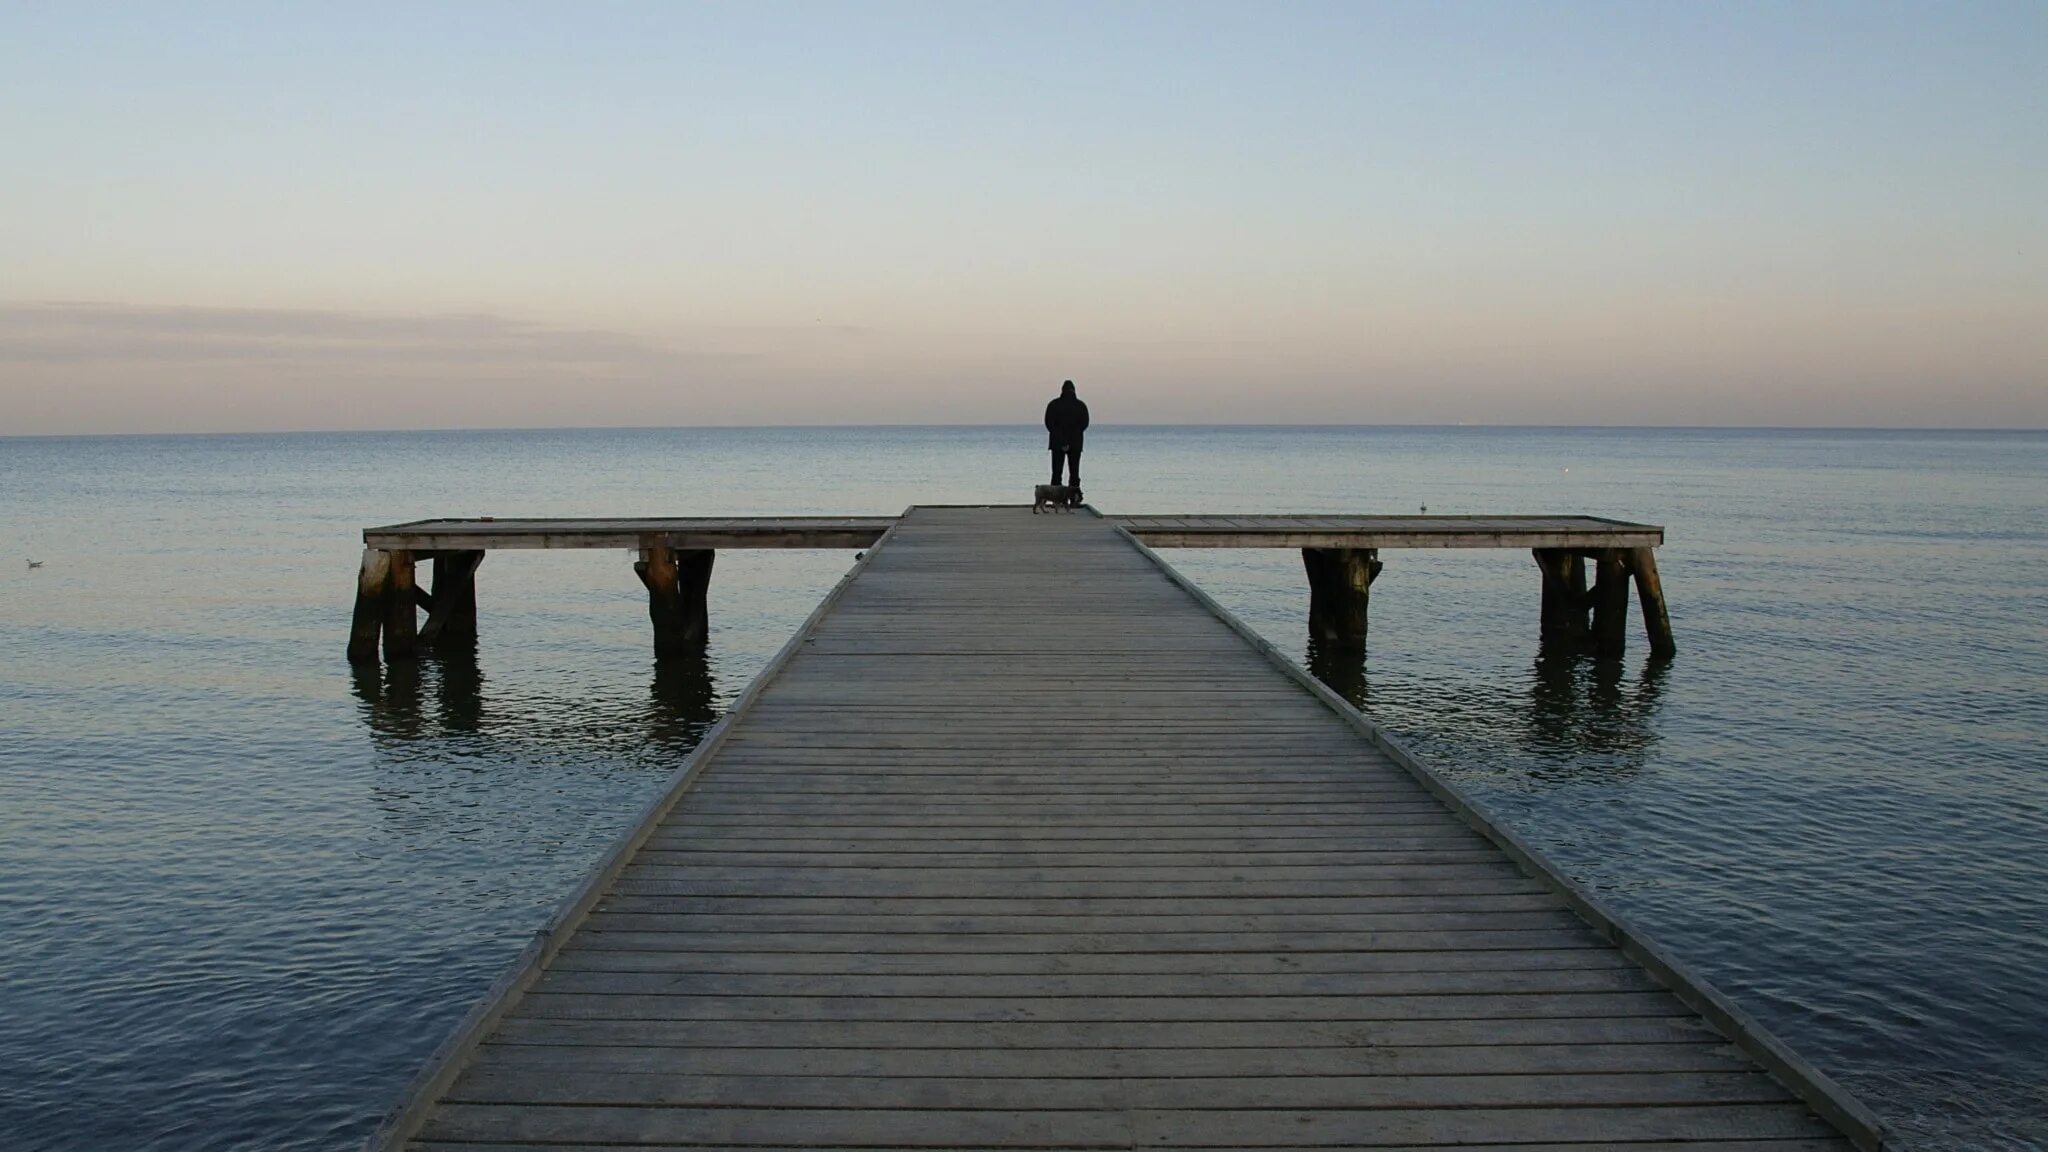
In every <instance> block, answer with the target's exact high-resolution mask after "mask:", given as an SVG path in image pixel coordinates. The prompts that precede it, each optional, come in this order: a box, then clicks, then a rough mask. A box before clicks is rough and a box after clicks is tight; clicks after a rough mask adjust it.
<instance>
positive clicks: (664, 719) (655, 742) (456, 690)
mask: <svg viewBox="0 0 2048 1152" xmlns="http://www.w3.org/2000/svg"><path fill="white" fill-rule="evenodd" d="M349 675H350V677H351V685H350V687H351V689H352V690H353V692H354V694H355V698H356V701H357V704H358V706H359V707H358V711H359V712H360V714H361V716H362V718H363V721H364V723H365V724H366V725H368V727H369V729H370V732H371V734H372V735H373V736H375V737H376V738H377V739H378V741H379V743H380V745H389V744H405V743H408V742H412V741H419V740H423V739H436V740H438V739H441V738H444V737H449V736H458V737H461V736H467V737H483V736H489V737H492V738H494V739H497V740H507V739H514V740H516V739H517V737H518V734H519V729H520V728H521V727H522V726H523V725H524V722H523V721H508V722H507V723H506V724H504V725H495V724H493V723H492V721H491V716H492V712H491V710H490V709H488V708H487V707H486V681H485V677H484V674H483V669H482V667H481V666H480V665H479V664H478V663H477V654H476V649H475V648H474V647H461V648H453V649H449V650H446V651H441V652H436V653H434V654H433V655H430V656H427V657H424V658H422V659H420V660H417V661H393V662H391V663H389V664H386V665H383V666H381V667H379V666H377V665H352V666H351V667H350V669H349ZM590 703H591V704H592V706H591V707H589V708H587V709H586V710H584V711H582V712H581V713H580V718H579V721H578V723H580V725H581V726H582V727H583V728H584V735H586V736H587V737H588V738H589V739H590V741H591V742H592V743H593V744H597V743H609V742H612V741H614V740H616V739H618V738H619V736H620V728H621V721H622V720H628V719H630V720H634V721H637V723H636V724H634V725H633V726H634V727H635V728H637V729H639V731H640V733H641V734H644V736H645V738H646V740H647V742H648V745H647V749H646V750H647V752H648V757H647V758H649V759H652V760H656V761H660V760H677V759H680V758H681V757H683V756H686V755H688V754H689V753H690V752H691V751H692V750H693V749H695V748H696V747H697V743H698V741H700V740H702V739H703V738H704V733H705V732H707V731H709V730H710V728H711V725H712V724H714V723H716V722H717V720H718V716H719V709H718V681H717V678H716V677H714V676H713V675H712V672H711V665H710V662H709V661H708V660H707V659H705V657H704V656H703V655H702V654H698V655H696V656H691V657H683V658H676V659H669V660H663V661H660V662H658V663H656V664H655V665H654V666H653V674H652V679H651V681H650V683H649V685H648V690H647V696H646V698H645V704H644V708H643V709H640V710H639V711H640V715H638V716H633V717H627V716H622V715H621V712H622V711H623V709H621V708H618V707H606V706H605V703H606V702H604V701H599V700H592V701H591V702H590ZM508 711H516V710H508ZM547 735H548V736H549V737H550V738H551V739H558V738H560V737H561V736H562V735H563V732H562V730H561V726H560V725H559V724H557V725H554V726H552V727H551V728H550V730H549V731H548V733H547ZM386 750H387V751H391V750H393V749H389V748H387V749H386ZM437 751H439V752H446V751H447V749H446V748H440V749H437Z"/></svg>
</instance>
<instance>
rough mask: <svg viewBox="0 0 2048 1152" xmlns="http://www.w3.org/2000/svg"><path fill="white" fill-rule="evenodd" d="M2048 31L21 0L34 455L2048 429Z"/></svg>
mask: <svg viewBox="0 0 2048 1152" xmlns="http://www.w3.org/2000/svg"><path fill="white" fill-rule="evenodd" d="M2044 60H2048V4H2042V3H2038V2H2027V3H2015V4H1949V5H1935V4H1912V5H1892V4H1879V3H1855V4H1820V3H1799V4H1792V3H1783V4H1684V5H1663V4H1650V3H1617V4H1543V5H1538V4H1527V5H1508V4H1476V3H1462V4H1430V5H1392V4H1387V5H1370V4H1293V5H1266V4H1259V5H1250V4H1246V5H1209V4H1202V5H1197V4H1185V3H1177V4H1158V5H1138V4H1116V5H1095V4H1091V5H1049V4H1033V5H1016V6H996V5H992V4H965V3H949V4H864V5H853V4H846V5H823V4H816V5H811V4H803V5H797V4H760V3H750V4H736V5H715V6H709V5H707V6H697V5H683V4H651V5H626V4H616V5H594V4H591V5H585V4H578V5H559V6H540V5H508V4H475V5H469V4H438V5H392V6H376V5H366V4H359V3H350V4H332V5H325V6H314V5H275V4H272V5H247V6H230V5H197V4H195V5H185V6H170V5H149V6H143V5H116V6H104V7H102V6H94V5H86V4H65V5H34V6H30V5H14V6H7V7H0V147H4V153H0V155H4V157H5V171H6V177H5V179H4V180H0V434H5V433H11V432H64V431H153V430H203V429H241V428H329V427H415V426H514V425H553V424H676V423H778V422H840V421H859V422H897V421H920V420H937V421H1007V420H1018V419H1021V420H1026V421H1028V420H1030V419H1031V418H1032V412H1033V410H1034V405H1036V404H1037V403H1039V402H1040V401H1042V399H1043V397H1042V396H1041V395H1040V394H1041V393H1044V394H1050V390H1051V389H1052V388H1053V387H1055V386H1056V385H1057V383H1058V381H1059V380H1060V379H1062V378H1066V377H1072V378H1074V379H1076V380H1078V381H1080V382H1081V384H1082V388H1083V394H1084V395H1087V396H1088V397H1089V398H1090V400H1091V403H1093V404H1094V405H1095V407H1096V409H1097V410H1098V412H1100V413H1102V414H1103V415H1104V416H1106V417H1111V418H1114V419H1117V420H1120V421H1131V422H1143V421H1194V422H1231V421H1246V420H1255V421H1281V422H1296V421H1301V422H1314V421H1334V422H1365V423H1370V422H1453V421H1461V420H1462V421H1471V422H1505V423H1679V424H1699V423H1706V424H1940V425H1958V424H1963V425H2026V426H2043V425H2048V368H2044V365H2048V78H2044V77H2048V66H2044V64H2043V61H2044Z"/></svg>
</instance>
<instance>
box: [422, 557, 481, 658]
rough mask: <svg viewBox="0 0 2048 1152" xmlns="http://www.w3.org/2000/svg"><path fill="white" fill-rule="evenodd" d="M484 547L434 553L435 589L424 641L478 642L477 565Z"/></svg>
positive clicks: (448, 645) (436, 645) (442, 645)
mask: <svg viewBox="0 0 2048 1152" xmlns="http://www.w3.org/2000/svg"><path fill="white" fill-rule="evenodd" d="M483 562H484V554H483V553H482V552H481V551H462V552H436V553H434V592H433V595H432V596H430V597H428V598H427V606H426V607H427V622H426V623H425V624H423V625H421V626H420V644H421V645H423V646H426V647H433V648H458V647H468V646H472V645H474V644H475V643H476V569H477V565H479V564H482V563H483Z"/></svg>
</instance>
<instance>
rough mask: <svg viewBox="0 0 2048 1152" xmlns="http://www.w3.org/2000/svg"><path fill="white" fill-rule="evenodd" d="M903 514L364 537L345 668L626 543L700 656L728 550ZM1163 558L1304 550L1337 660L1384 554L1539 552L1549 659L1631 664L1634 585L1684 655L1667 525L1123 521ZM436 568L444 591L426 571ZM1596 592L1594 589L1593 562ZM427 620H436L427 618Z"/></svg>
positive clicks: (871, 530) (420, 527) (1583, 520)
mask: <svg viewBox="0 0 2048 1152" xmlns="http://www.w3.org/2000/svg"><path fill="white" fill-rule="evenodd" d="M896 519H897V518H896V517H893V516H841V517H828V516H774V517H725V518H713V517H684V518H635V519H569V518H558V517H551V518H506V519H499V518H479V519H467V520H417V521H412V522H410V523H405V524H392V525H387V526H385V527H381V528H370V529H366V530H365V531H364V532H363V544H364V548H363V559H362V566H361V568H360V570H359V571H358V573H357V577H356V596H355V612H354V617H353V620H352V622H351V625H350V629H349V641H348V659H349V661H350V663H354V664H374V663H376V662H377V660H378V657H379V650H380V647H381V654H382V657H383V659H385V660H412V659H416V658H417V657H418V655H419V653H420V651H421V650H422V649H428V650H431V649H436V648H452V647H458V646H461V647H466V646H469V645H473V644H474V643H475V642H476V634H477V633H476V627H477V625H476V620H477V599H476V573H477V568H478V566H479V565H480V564H482V563H483V559H484V553H485V552H486V551H488V550H491V549H534V548H547V549H558V548H585V549H589V548H623V549H630V550H632V551H634V552H635V554H636V555H637V557H638V559H637V560H636V561H635V562H634V565H633V570H634V572H635V573H636V574H637V575H638V577H639V579H640V582H641V584H642V585H643V586H645V588H646V590H647V615H648V620H649V622H650V624H651V625H652V626H653V636H654V652H655V656H656V658H658V659H670V658H675V657H681V656H685V655H688V654H690V653H693V652H697V651H701V650H702V649H703V647H704V644H705V641H706V638H707V636H708V634H709V630H710V608H709V589H710V585H711V571H712V566H713V562H714V561H715V559H716V558H717V550H718V549H720V548H813V549H819V548H826V549H829V548H839V549H856V548H869V547H872V546H873V545H874V544H875V542H876V541H878V540H880V539H881V537H882V535H883V533H884V532H886V531H887V530H888V529H889V527H890V526H891V525H893V524H894V523H896ZM1107 519H1109V520H1110V521H1111V522H1112V523H1114V524H1116V525H1117V526H1118V527H1120V528H1122V529H1123V530H1124V531H1126V532H1128V533H1129V534H1130V535H1131V538H1132V539H1133V540H1136V541H1138V542H1140V543H1142V544H1145V545H1148V546H1150V547H1154V548H1298V549H1300V551H1301V558H1302V566H1303V569H1304V570H1305V572H1306V575H1307V578H1308V585H1309V613H1308V627H1309V632H1310V634H1311V636H1313V637H1314V638H1315V640H1316V641H1317V643H1318V644H1319V645H1321V646H1324V647H1326V648H1334V649H1338V650H1346V649H1348V650H1354V651H1355V650H1360V649H1363V648H1364V646H1365V638H1366V631H1367V624H1368V616H1369V608H1370V606H1371V599H1372V585H1373V582H1374V581H1375V580H1376V579H1378V577H1379V575H1380V573H1381V571H1382V570H1383V568H1384V564H1383V562H1382V561H1381V559H1380V555H1379V554H1380V551H1381V550H1382V549H1401V548H1527V549H1529V551H1530V552H1531V553H1532V554H1533V555H1534V557H1535V560H1536V567H1537V570H1538V572H1539V573H1540V575H1541V587H1542V601H1541V609H1540V615H1539V634H1540V636H1541V639H1542V643H1543V646H1544V648H1545V649H1546V650H1547V651H1552V652H1586V653H1591V654H1592V655H1594V656H1596V657H1601V658H1609V659H1611V658H1617V657H1620V656H1621V655H1623V653H1624V651H1625V649H1626V645H1627V629H1628V602H1629V586H1630V584H1631V583H1633V584H1634V586H1635V591H1636V597H1637V599H1638V601H1639V602H1640V604H1641V611H1642V616H1643V629H1644V632H1645V633H1646V635H1647V637H1648V639H1649V643H1650V652H1651V654H1652V655H1655V656H1658V657H1668V656H1671V655H1672V654H1673V653H1674V652H1676V650H1677V647H1676V644H1675V643H1674V642H1673V640H1672V635H1671V619H1670V616H1669V614H1668V613H1667V611H1666V609H1665V606H1664V587H1663V583H1662V581H1661V580H1660V578H1659V577H1658V573H1657V558H1656V549H1657V547H1658V545H1660V544H1662V543H1663V542H1664V530H1663V529H1662V528H1661V527H1658V526H1656V525H1652V524H1633V523H1628V522H1626V521H1620V520H1607V519H1602V518H1600V517H1596V516H1427V515H1423V516H1322V515H1259V516H1222V515H1202V516H1111V517H1107ZM421 560H427V561H430V562H431V563H432V565H433V568H432V576H433V582H432V588H431V590H429V589H425V588H421V587H420V586H419V583H418V580H417V576H416V574H415V569H416V567H417V565H418V563H419V562H420V561H421ZM1589 565H1590V566H1591V568H1592V572H1593V576H1594V579H1593V582H1592V583H1591V585H1588V584H1587V581H1586V576H1587V569H1588V566H1589ZM422 611H424V612H425V613H426V619H425V621H424V622H422V621H421V619H420V613H421V612H422Z"/></svg>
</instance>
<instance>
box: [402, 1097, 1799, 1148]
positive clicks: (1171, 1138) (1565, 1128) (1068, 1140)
mask: <svg viewBox="0 0 2048 1152" xmlns="http://www.w3.org/2000/svg"><path fill="white" fill-rule="evenodd" d="M1826 1134H1827V1128H1826V1127H1825V1126H1824V1125H1823V1124H1821V1123H1820V1122H1819V1121H1818V1120H1816V1119H1814V1118H1813V1117H1812V1116H1810V1115H1809V1114H1808V1113H1807V1112H1806V1110H1805V1109H1804V1108H1802V1107H1800V1106H1798V1105H1796V1104H1718V1105H1706V1106H1694V1107H1684V1106H1671V1105H1664V1106H1656V1107H1622V1108H1615V1107H1586V1108H1542V1107H1538V1108H1429V1109H1321V1110H1300V1111H1282V1110H1254V1111H1218V1110H1193V1109H1172V1110H1164V1109H1162V1110H1143V1111H1089V1110H1079V1109H1077V1110H1072V1111H1049V1110H1037V1109H1032V1110H1015V1111H995V1110H988V1109H973V1110H952V1109H946V1108H940V1107H926V1108H910V1109H883V1108H848V1109H792V1108H763V1109H755V1108H686V1107H603V1106H575V1105H539V1104H536V1105H527V1106H524V1107H493V1106H490V1105H479V1104H461V1103H445V1104H443V1105H442V1107H441V1108H440V1109H439V1110H437V1111H436V1113H435V1115H434V1116H433V1118H432V1119H431V1120H430V1121H429V1122H428V1124H427V1126H426V1128H425V1129H424V1130H423V1132H422V1133H421V1135H422V1136H425V1137H428V1138H432V1139H458V1140H509V1141H524V1142H534V1141H546V1140H563V1139H580V1140H587V1141H590V1142H593V1143H607V1142H609V1143H647V1142H659V1141H674V1142H677V1143H732V1144H746V1143H783V1142H787V1143H791V1144H798V1145H802V1144H812V1143H824V1144H831V1145H850V1146H856V1147H862V1146H865V1147H891V1148H894V1147H902V1148H953V1147H958V1146H961V1145H978V1144H988V1143H993V1144H996V1145H1002V1146H1010V1147H1024V1148H1124V1147H1136V1146H1139V1145H1141V1144H1142V1145H1145V1146H1154V1145H1159V1144H1173V1145H1177V1146H1181V1147H1210V1148H1255V1147H1270V1146H1272V1145H1273V1144H1275V1143H1278V1142H1279V1141H1280V1140H1282V1139H1285V1140H1287V1141H1290V1142H1295V1143H1300V1144H1305V1145H1309V1146H1361V1145H1363V1146H1370V1145H1373V1144H1387V1143H1394V1142H1397V1141H1399V1142H1413V1141H1436V1142H1440V1143H1445V1144H1495V1143H1501V1142H1504V1141H1507V1140H1514V1139H1524V1140H1528V1139H1548V1140H1581V1141H1612V1140H1675V1139H1720V1138H1731V1137H1736V1138H1775V1137H1815V1136H1822V1135H1826Z"/></svg>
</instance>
